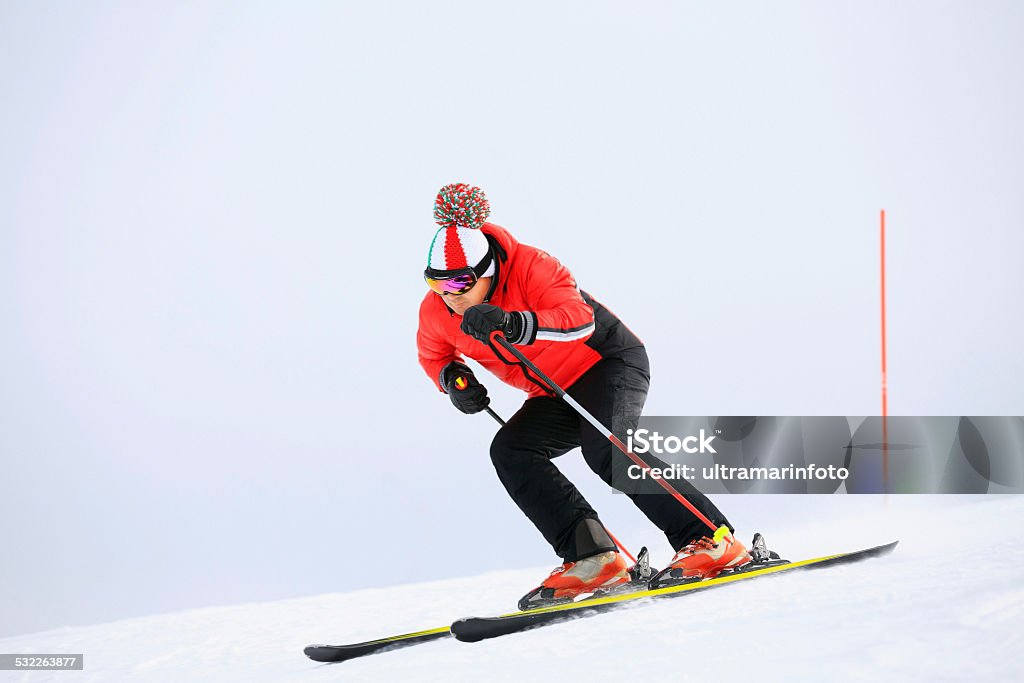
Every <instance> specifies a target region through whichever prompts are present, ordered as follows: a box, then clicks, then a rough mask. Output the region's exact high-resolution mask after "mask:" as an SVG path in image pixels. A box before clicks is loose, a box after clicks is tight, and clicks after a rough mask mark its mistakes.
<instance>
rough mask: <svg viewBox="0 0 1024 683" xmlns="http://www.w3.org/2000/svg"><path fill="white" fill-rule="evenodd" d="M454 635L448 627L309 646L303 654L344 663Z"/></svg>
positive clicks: (320, 660) (316, 659) (313, 658)
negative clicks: (346, 642) (372, 638)
mask: <svg viewBox="0 0 1024 683" xmlns="http://www.w3.org/2000/svg"><path fill="white" fill-rule="evenodd" d="M451 635H452V633H451V631H450V630H449V628H448V627H447V626H440V627H438V628H431V629H427V630H426V631H416V632H414V633H403V634H402V635H400V636H390V637H388V638H379V639H377V640H368V641H366V642H365V643H353V644H351V645H307V646H306V649H305V650H303V652H305V653H306V656H307V657H309V658H310V659H312V660H313V661H315V662H344V661H347V660H349V659H355V658H356V657H362V656H363V655H370V654H373V653H375V652H383V651H385V650H397V649H399V648H402V647H409V646H410V645H419V644H420V643H427V642H430V641H431V640H438V639H439V638H448V637H450V636H451Z"/></svg>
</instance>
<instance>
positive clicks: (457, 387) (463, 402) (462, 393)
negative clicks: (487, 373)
mask: <svg viewBox="0 0 1024 683" xmlns="http://www.w3.org/2000/svg"><path fill="white" fill-rule="evenodd" d="M459 380H462V381H459ZM441 384H443V385H444V390H445V391H446V392H448V398H450V399H451V400H452V404H453V405H454V406H455V407H456V408H458V409H459V410H461V411H462V412H464V413H466V414H467V415H472V414H473V413H479V412H480V411H481V410H483V409H484V408H486V407H487V406H488V405H490V403H491V399H489V398H487V387H485V386H484V385H483V384H480V382H479V381H477V378H476V375H474V374H473V371H472V370H470V369H469V366H467V365H464V364H462V363H459V362H458V361H453V362H451V363H449V364H448V365H446V366H445V368H444V370H443V371H442V372H441Z"/></svg>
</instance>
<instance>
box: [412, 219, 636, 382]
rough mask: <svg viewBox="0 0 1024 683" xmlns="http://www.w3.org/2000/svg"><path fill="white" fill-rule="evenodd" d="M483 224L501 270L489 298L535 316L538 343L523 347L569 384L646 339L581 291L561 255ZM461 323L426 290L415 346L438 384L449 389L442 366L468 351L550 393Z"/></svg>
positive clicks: (510, 378)
mask: <svg viewBox="0 0 1024 683" xmlns="http://www.w3.org/2000/svg"><path fill="white" fill-rule="evenodd" d="M480 229H481V230H482V231H483V232H484V234H485V235H487V237H488V240H489V241H490V242H491V246H492V249H493V250H494V252H495V257H496V259H495V260H496V268H497V271H496V274H495V278H494V281H493V282H492V284H491V290H490V293H489V297H488V298H487V299H485V301H486V302H487V303H491V304H494V305H495V306H500V307H501V308H503V309H505V310H506V311H533V312H534V313H535V314H536V316H537V318H536V321H537V334H536V339H535V341H534V342H533V343H532V344H528V345H522V346H519V347H518V348H519V350H520V351H521V352H522V354H523V355H524V356H526V357H527V358H529V359H530V360H531V361H533V362H534V363H535V364H536V365H537V367H539V368H540V369H541V370H542V371H543V372H544V374H546V375H547V376H548V377H550V378H551V379H553V380H554V381H555V382H556V383H557V384H558V385H559V386H561V387H562V388H563V389H568V388H569V387H571V386H572V385H573V383H574V382H575V381H576V380H578V379H579V378H580V376H582V375H583V373H585V372H586V371H587V370H589V369H590V368H591V367H593V365H594V364H595V363H597V362H598V361H599V360H601V359H602V358H604V357H608V356H613V355H615V354H616V353H617V352H619V351H621V350H623V349H627V348H632V347H636V346H642V345H643V343H642V342H641V341H640V340H639V339H638V338H637V337H636V335H634V334H633V333H632V332H631V331H630V330H629V329H628V328H627V327H626V326H625V325H623V324H622V322H621V321H619V319H618V318H616V317H615V316H614V315H613V314H612V313H611V312H610V311H608V309H606V308H604V307H603V306H602V305H601V304H599V303H598V302H597V301H595V300H594V299H593V297H591V296H590V295H589V294H587V293H586V292H583V291H581V290H580V289H579V288H578V287H577V286H576V281H575V280H574V279H573V277H572V274H571V273H570V272H569V270H568V269H567V268H566V267H565V266H563V265H562V264H561V263H559V262H558V260H557V259H556V258H554V257H553V256H551V255H549V254H548V253H546V252H544V251H542V250H541V249H537V248H536V247H531V246H529V245H527V244H522V243H521V242H519V241H517V240H516V239H515V238H514V237H512V235H510V234H509V233H508V231H507V230H505V229H504V228H502V227H500V226H497V225H494V224H493V223H484V225H483V227H481V228H480ZM461 324H462V316H460V315H457V314H456V313H454V312H453V311H452V310H451V309H450V308H448V306H446V305H445V303H444V301H443V298H442V297H440V296H438V295H437V294H435V293H433V292H427V294H426V296H424V297H423V301H422V303H421V304H420V314H419V330H418V332H417V334H416V346H417V348H418V350H419V361H420V365H422V366H423V369H424V370H425V371H426V373H427V375H429V376H430V378H431V379H432V380H433V381H434V384H435V385H436V386H437V388H438V389H440V390H441V391H442V392H443V391H444V387H443V386H441V373H442V371H443V370H444V368H445V367H446V366H447V365H448V364H449V363H451V362H453V361H458V362H464V361H465V357H469V358H472V359H473V360H475V361H477V362H479V363H480V364H481V365H482V366H484V367H485V368H487V369H488V370H489V371H490V372H492V373H493V374H494V375H496V376H497V377H498V379H500V380H502V381H503V382H505V383H506V384H510V385H511V386H514V387H516V388H519V389H522V390H523V391H526V392H527V393H528V394H529V395H530V396H531V397H534V396H545V395H550V392H548V391H547V390H546V389H545V388H544V387H542V386H540V384H538V383H537V382H535V381H533V380H532V379H530V378H529V377H527V376H526V375H525V374H524V373H523V370H522V369H521V367H520V366H518V365H509V364H507V363H505V362H503V361H502V360H501V359H500V358H498V357H497V355H495V352H494V351H493V350H492V349H491V347H490V346H488V345H487V344H484V343H482V342H479V341H477V340H476V339H474V338H473V337H470V336H469V335H467V334H465V333H463V332H462V330H460V329H459V326H460V325H461Z"/></svg>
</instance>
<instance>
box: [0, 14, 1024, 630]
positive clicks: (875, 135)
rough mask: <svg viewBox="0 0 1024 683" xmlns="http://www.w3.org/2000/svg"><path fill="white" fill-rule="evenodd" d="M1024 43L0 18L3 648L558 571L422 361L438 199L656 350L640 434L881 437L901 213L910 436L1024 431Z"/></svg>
mask: <svg viewBox="0 0 1024 683" xmlns="http://www.w3.org/2000/svg"><path fill="white" fill-rule="evenodd" d="M1021 35H1024V8H1022V6H1021V4H1020V3H1015V2H983V3H962V2H902V3H892V2H830V3H816V2H788V3H770V4H768V3H753V2H734V3H728V4H727V5H726V6H722V5H720V4H708V3H696V2H693V3H689V2H688V3H684V2H638V3H629V4H628V5H627V4H624V3H621V2H615V3H612V2H603V3H594V2H586V3H584V2H519V3H472V2H430V3H415V2H390V3H364V2H359V3H357V2H347V3H341V2H334V3H326V2H325V3H308V2H305V3H299V2H289V3H284V2H277V3H242V2H238V3H216V2H191V3H160V2H132V3H118V2H105V3H97V2H81V3H72V2H29V1H25V2H10V1H7V0H4V1H3V2H0V103H2V104H0V321H2V331H3V333H2V334H0V459H2V461H0V464H2V466H3V470H2V474H0V540H2V543H0V605H2V609H0V635H5V634H11V633H20V632H27V631H32V630H38V629H43V628H51V627H56V626H61V625H76V624H83V623H92V622H98V621H105V620H109V619H113V618H118V617H123V616H130V615H138V614H148V613H153V612H158V611H166V610H173V609H180V608H185V607H193V606H202V605H211V604H224V603H233V602H241V601H251V600H265V599H274V598H282V597H290V596H298V595H308V594H316V593H321V592H328V591H344V590H349V589H352V588H355V587H365V586H383V585H388V584H393V583H397V582H404V581H408V580H416V579H429V578H439V577H444V576H451V575H465V574H473V573H479V572H482V571H485V570H488V569H494V568H498V567H505V566H508V567H522V566H531V565H544V564H547V563H550V564H552V565H553V564H555V561H554V558H553V556H551V554H550V549H549V548H548V547H547V546H546V545H545V544H544V542H543V540H542V539H541V538H540V537H539V536H538V535H537V534H536V532H535V530H534V529H533V528H532V527H531V526H530V525H529V523H528V522H527V521H526V520H525V519H524V518H523V517H522V515H521V513H519V511H518V510H517V509H516V508H515V506H514V505H513V504H512V503H511V501H509V500H508V499H507V496H506V494H505V493H504V491H503V489H502V488H501V486H500V484H499V483H498V481H497V479H496V477H495V476H494V473H493V471H492V468H491V465H490V462H489V459H488V457H487V446H488V444H489V439H490V436H491V434H492V433H493V431H494V424H493V423H492V422H491V421H490V420H489V419H488V418H487V417H486V416H482V415H480V416H473V417H467V416H464V415H462V414H461V413H458V412H456V411H455V410H454V409H453V408H452V407H451V406H450V405H449V403H448V402H447V399H446V398H444V397H443V396H440V395H439V394H438V393H437V392H436V391H435V390H433V389H432V388H431V385H430V381H429V380H428V379H427V378H426V377H425V376H424V375H423V373H422V372H421V370H420V368H419V366H418V365H417V363H416V357H415V348H414V334H415V326H416V310H417V306H418V303H419V300H420V298H421V296H422V294H423V291H424V288H423V283H422V280H421V273H422V269H423V267H424V265H425V259H426V251H427V246H428V243H429V240H430V238H431V236H432V234H433V231H434V229H435V226H434V225H433V223H432V217H431V207H432V202H433V197H434V194H435V193H436V191H437V189H438V188H439V187H440V186H441V185H443V184H445V183H448V182H455V181H465V182H471V183H474V184H477V185H480V186H481V187H483V188H484V189H485V190H486V192H487V194H488V196H489V197H490V199H491V203H492V207H493V213H492V220H493V221H495V222H497V223H499V224H501V225H504V226H505V227H507V228H509V229H510V230H512V231H513V233H514V234H516V235H517V236H518V237H519V238H521V239H522V240H523V241H525V242H528V243H531V244H535V245H537V246H540V247H542V248H544V249H546V250H548V251H550V252H551V253H553V254H554V255H555V256H557V257H559V258H560V259H561V260H562V261H563V262H565V263H566V264H567V265H568V266H569V267H570V268H571V269H572V270H573V272H574V274H575V275H576V277H577V280H578V281H579V283H580V284H581V286H582V287H583V288H584V289H587V290H589V291H590V292H591V293H593V294H594V295H595V296H596V297H597V298H598V299H599V300H601V301H603V302H605V303H606V304H607V305H608V306H610V307H611V308H612V309H613V310H614V311H615V312H616V313H618V314H619V315H620V316H621V317H622V318H623V319H624V320H625V321H626V323H627V324H628V325H629V326H630V327H631V328H632V329H634V330H635V331H636V332H637V333H638V334H639V335H640V336H641V337H642V338H643V339H644V340H645V341H646V342H647V344H648V348H649V351H650V354H651V357H652V362H653V383H652V389H651V394H650V398H649V401H648V411H647V412H648V413H649V414H680V415H732V414H737V415H765V414H792V415H808V414H811V415H813V414H824V415H871V414H876V413H877V412H878V410H879V409H880V408H879V381H880V378H879V364H880V360H879V341H878V338H879V330H878V328H879V310H878V309H879V297H878V279H879V278H878V276H879V272H878V213H879V210H880V209H882V208H885V209H886V210H887V212H888V219H889V230H890V242H889V266H890V268H889V365H890V372H889V380H890V394H889V398H890V403H889V407H890V413H891V414H909V415H929V414H936V415H944V414H951V415H979V414H981V415H983V414H1010V415H1021V414H1022V413H1024V388H1022V383H1021V377H1024V354H1022V352H1021V348H1024V328H1022V324H1021V313H1020V309H1021V305H1020V300H1021V297H1022V295H1024V276H1022V275H1021V268H1020V257H1021V254H1022V253H1024V237H1022V230H1021V228H1022V217H1024V199H1022V193H1021V188H1022V186H1024V184H1022V179H1024V174H1022V165H1024V127H1022V126H1021V125H1020V121H1022V120H1024V80H1022V78H1021V72H1020V65H1021V64H1024V43H1022V42H1021V40H1020V36H1021ZM485 381H486V380H485ZM489 386H490V387H491V389H492V395H493V396H494V404H495V407H496V409H497V410H498V412H499V413H501V414H505V415H508V414H510V413H512V412H513V411H514V410H515V409H516V408H517V406H518V405H519V403H520V402H521V397H520V396H519V395H517V394H516V392H514V391H513V390H511V389H506V388H500V387H496V386H495V383H494V382H493V381H492V382H490V383H489ZM562 462H563V463H564V465H563V467H564V468H565V469H566V471H567V472H568V473H569V474H570V476H571V478H573V479H574V480H575V481H576V482H577V483H578V484H579V485H580V488H581V489H582V490H583V491H584V493H585V494H586V495H587V496H588V497H589V498H590V499H591V501H592V502H593V503H594V504H595V505H596V507H597V508H598V510H599V511H600V512H602V516H603V519H604V520H605V522H606V523H607V524H608V525H609V526H610V527H611V528H613V529H616V530H619V535H621V536H625V537H627V538H626V539H624V540H628V541H631V542H633V543H634V544H635V545H637V546H638V545H640V544H641V543H648V544H652V545H656V544H660V545H665V544H664V541H662V540H661V539H660V535H659V534H658V533H657V532H656V531H655V530H654V529H653V528H651V527H650V526H649V525H648V524H646V522H645V521H644V520H643V518H642V516H641V515H640V514H639V513H638V512H637V511H635V509H633V508H632V507H631V506H630V505H629V504H628V502H627V501H625V499H623V498H622V497H621V496H614V497H613V496H611V495H610V494H609V493H608V492H607V491H606V490H605V489H604V487H603V485H601V484H600V482H599V481H598V480H597V478H596V477H595V476H593V475H592V474H590V473H589V472H588V471H586V467H585V465H583V464H582V462H581V459H580V458H579V457H578V455H569V456H567V457H566V458H564V459H563V461H562ZM719 502H720V504H721V507H722V508H723V509H724V510H725V512H726V513H727V514H731V516H733V517H734V521H736V520H735V517H737V516H741V517H743V519H741V520H740V521H741V522H742V523H743V526H744V527H745V528H750V527H751V526H753V525H755V524H756V523H757V514H758V513H757V510H758V506H762V507H763V506H770V505H772V499H771V498H769V497H761V498H755V497H750V498H743V497H739V496H732V497H728V498H723V499H720V500H719ZM736 511H740V514H739V515H738V514H737V512H736ZM623 530H624V531H623ZM762 530H763V529H762ZM745 535H746V534H745ZM526 588H529V587H528V586H524V590H525V589H526ZM515 597H516V596H511V597H510V604H511V601H512V600H514V598H515Z"/></svg>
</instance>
